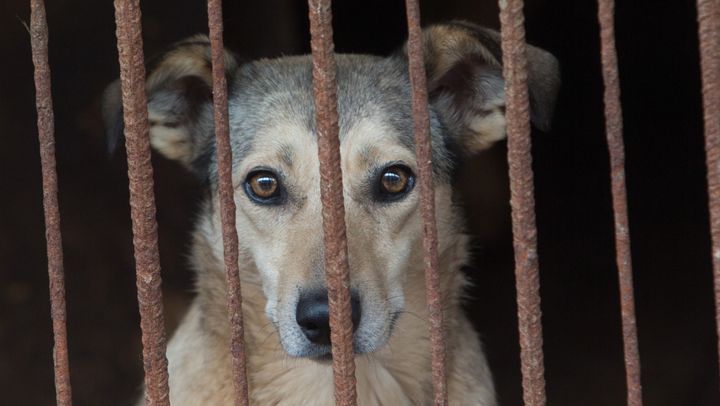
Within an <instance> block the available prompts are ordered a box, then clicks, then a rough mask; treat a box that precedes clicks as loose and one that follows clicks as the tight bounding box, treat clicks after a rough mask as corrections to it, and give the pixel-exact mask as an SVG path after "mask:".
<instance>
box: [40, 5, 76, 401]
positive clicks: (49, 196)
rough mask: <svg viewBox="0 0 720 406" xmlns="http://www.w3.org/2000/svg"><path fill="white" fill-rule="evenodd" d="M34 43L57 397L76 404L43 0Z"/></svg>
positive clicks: (59, 399)
mask: <svg viewBox="0 0 720 406" xmlns="http://www.w3.org/2000/svg"><path fill="white" fill-rule="evenodd" d="M30 45H31V47H32V60H33V65H34V66H35V105H36V108H37V115H38V117H37V122H38V140H39V142H40V162H41V165H42V180H43V184H42V186H43V208H44V211H45V239H46V240H47V258H48V278H49V280H50V314H51V316H52V327H53V340H54V343H53V361H54V365H55V398H56V401H57V404H58V405H60V406H70V405H71V404H72V389H71V386H70V365H69V361H68V347H67V325H66V310H65V272H64V270H63V252H62V234H61V233H60V209H59V205H58V179H57V171H56V162H55V115H54V113H53V102H52V91H51V86H50V62H49V60H48V26H47V19H46V16H45V2H44V1H43V0H31V1H30Z"/></svg>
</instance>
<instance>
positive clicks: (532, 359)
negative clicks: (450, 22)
mask: <svg viewBox="0 0 720 406" xmlns="http://www.w3.org/2000/svg"><path fill="white" fill-rule="evenodd" d="M499 3H500V25H501V35H502V51H503V75H504V77H505V98H506V104H507V107H506V119H507V134H508V163H509V166H510V205H511V207H512V229H513V244H514V246H515V278H516V286H517V304H518V329H519V332H520V362H521V365H522V375H523V399H524V401H525V405H526V406H544V405H545V376H544V369H545V368H544V365H543V350H542V323H541V309H540V275H539V271H538V254H537V229H536V226H535V197H534V196H533V171H532V153H531V152H532V151H531V143H530V106H529V103H528V100H529V98H528V87H527V55H526V49H525V28H524V26H523V24H524V22H525V18H524V16H523V1H522V0H500V2H499Z"/></svg>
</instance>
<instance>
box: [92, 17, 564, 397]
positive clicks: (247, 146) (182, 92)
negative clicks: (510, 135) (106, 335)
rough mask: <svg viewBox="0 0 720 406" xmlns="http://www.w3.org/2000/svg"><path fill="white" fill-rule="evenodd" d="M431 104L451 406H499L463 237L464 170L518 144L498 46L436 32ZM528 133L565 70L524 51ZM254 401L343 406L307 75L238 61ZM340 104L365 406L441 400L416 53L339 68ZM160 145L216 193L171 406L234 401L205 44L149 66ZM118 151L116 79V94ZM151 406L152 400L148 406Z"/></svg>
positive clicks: (177, 346)
mask: <svg viewBox="0 0 720 406" xmlns="http://www.w3.org/2000/svg"><path fill="white" fill-rule="evenodd" d="M423 41H424V51H425V52H424V54H425V61H424V62H425V68H426V71H427V79H428V93H429V98H430V105H429V109H430V116H431V133H432V135H431V137H432V148H433V151H432V154H433V173H434V178H433V179H434V185H435V202H436V203H435V206H436V208H437V209H436V217H437V230H438V237H439V244H438V258H439V268H440V269H439V270H440V275H441V282H440V285H441V295H442V307H443V309H444V332H445V337H446V342H447V347H446V354H447V379H448V381H447V385H448V393H449V402H450V404H451V405H480V406H494V405H496V403H497V401H496V396H495V392H494V388H493V380H492V375H491V372H490V369H489V367H488V363H487V361H486V358H485V355H484V352H483V350H482V348H481V344H480V340H479V338H478V335H477V334H476V332H475V331H474V329H473V326H472V325H471V324H470V322H469V321H468V319H467V318H466V316H465V315H464V314H463V312H462V310H461V300H462V298H463V289H464V287H465V285H466V281H465V277H464V276H463V274H462V273H461V271H460V268H461V266H463V265H464V264H465V263H466V262H467V260H468V250H467V245H468V237H467V236H466V235H465V234H464V233H463V215H462V213H461V210H460V209H459V207H458V204H457V196H456V195H457V193H456V191H454V190H453V186H452V185H453V174H454V172H455V170H456V168H458V167H459V166H460V165H462V163H463V161H464V160H466V159H468V158H470V157H472V156H473V155H475V154H477V153H479V152H480V151H482V150H484V149H487V148H488V147H490V146H491V145H493V144H494V143H495V142H497V141H499V140H502V139H503V138H504V137H505V124H506V123H505V115H504V106H505V101H504V80H503V77H502V65H501V48H500V36H499V34H498V32H496V31H493V30H490V29H487V28H483V27H480V26H477V25H474V24H472V23H468V22H457V21H456V22H450V23H446V24H438V25H433V26H430V27H427V28H425V29H424V30H423ZM527 56H528V61H529V63H528V65H529V68H528V84H529V94H530V104H531V119H532V122H533V123H534V124H535V126H536V127H538V128H539V129H541V130H547V129H548V128H549V125H550V121H551V117H552V114H553V109H554V104H555V99H556V96H557V92H558V88H559V85H560V79H559V66H558V62H557V60H556V59H555V58H554V57H553V56H552V55H551V54H550V53H548V52H546V51H544V50H541V49H539V48H536V47H533V46H528V48H527ZM225 59H226V62H225V64H226V75H227V80H228V92H229V113H230V116H229V117H230V127H231V135H230V137H231V144H232V152H233V184H234V186H235V193H234V196H235V201H236V204H237V230H238V234H239V239H240V242H239V245H240V263H239V265H240V268H241V276H240V279H241V283H242V297H243V306H242V310H243V315H244V325H245V342H246V348H247V350H246V354H247V371H248V384H249V396H250V399H251V402H252V403H253V404H257V405H276V404H279V405H332V404H334V392H333V390H334V388H333V378H332V366H331V362H329V359H330V358H331V355H330V336H329V326H328V302H327V289H326V285H325V277H324V263H323V250H324V246H323V237H322V216H321V207H322V203H321V200H320V178H319V162H318V154H317V141H316V133H315V131H316V127H315V113H314V99H313V90H312V89H313V88H312V61H311V58H310V56H307V55H305V56H287V57H282V58H279V59H263V60H258V61H253V62H248V63H242V64H241V63H240V62H239V61H238V59H237V58H236V56H234V55H233V54H232V53H230V52H226V55H225ZM336 60H337V97H338V112H339V126H340V140H341V147H340V149H341V156H342V175H343V183H344V187H343V189H344V197H345V209H346V219H345V220H346V223H347V239H348V255H349V267H350V279H351V286H350V289H351V302H352V322H353V326H354V329H355V330H354V350H355V353H356V357H355V361H356V372H355V374H356V378H357V397H358V404H359V405H429V404H431V403H432V385H431V373H430V351H429V347H430V345H429V337H428V327H427V311H426V303H425V287H424V267H423V262H422V257H423V252H422V224H421V218H420V215H419V212H418V211H419V208H418V200H419V199H418V194H419V191H418V188H416V187H414V186H415V184H416V178H417V162H416V159H415V150H414V138H413V137H414V136H413V122H412V112H411V92H410V82H409V78H408V62H407V51H406V48H405V47H401V48H400V49H399V50H398V51H397V52H395V53H393V54H392V55H390V56H387V57H379V56H370V55H349V54H348V55H345V54H339V55H337V56H336ZM149 72H150V73H149V76H148V78H147V94H148V112H149V113H148V114H149V120H150V143H151V145H152V147H153V148H154V149H155V150H156V151H158V152H159V153H160V154H162V155H164V156H165V157H167V158H169V159H173V160H177V161H179V162H181V163H182V164H183V165H184V166H185V167H187V169H188V170H189V171H190V172H192V173H194V174H195V175H196V176H198V177H199V178H200V179H202V180H203V181H204V182H206V184H207V187H208V189H209V192H208V194H207V196H208V197H207V199H206V200H205V202H204V203H203V204H202V208H201V210H200V214H199V216H198V217H197V224H196V228H195V231H194V234H193V240H192V253H191V257H190V258H191V262H192V266H193V267H194V269H195V270H196V272H197V280H196V287H197V295H196V297H195V299H194V301H193V302H192V304H191V306H190V309H189V310H188V312H187V314H186V316H185V317H184V320H183V321H182V323H181V324H180V326H179V327H178V329H177V331H176V332H175V333H174V336H173V337H172V339H171V340H170V342H169V345H168V349H167V357H168V362H169V377H170V378H169V379H170V399H171V402H172V403H173V405H230V404H234V403H233V401H234V394H233V389H232V388H233V384H232V382H233V379H234V377H233V374H232V370H231V369H232V368H231V361H230V352H229V341H230V339H229V327H228V317H227V307H226V281H225V268H224V265H223V260H222V258H223V243H222V233H221V225H220V210H219V201H218V191H217V166H216V159H215V136H214V123H213V106H212V80H211V62H210V44H209V41H208V39H207V37H205V36H195V37H192V38H189V39H187V40H185V41H182V42H179V43H177V44H176V45H174V46H173V47H172V48H171V49H169V50H168V51H167V52H165V53H164V54H163V55H161V56H160V57H159V58H158V59H157V60H155V62H153V63H152V64H151V66H150V67H149ZM103 115H104V119H105V121H106V124H107V127H108V131H109V139H110V143H111V145H115V144H117V143H118V141H119V140H120V138H122V132H123V128H122V106H121V103H120V91H119V84H118V83H117V81H116V82H115V83H114V84H112V85H110V86H109V87H108V89H107V90H106V92H105V95H104V103H103ZM140 404H142V400H141V401H140Z"/></svg>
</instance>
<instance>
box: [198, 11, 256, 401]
mask: <svg viewBox="0 0 720 406" xmlns="http://www.w3.org/2000/svg"><path fill="white" fill-rule="evenodd" d="M222 15H223V14H222V0H208V26H209V28H210V44H211V48H212V73H213V104H214V114H215V142H216V144H217V159H218V175H219V178H218V188H219V194H220V209H221V210H220V214H221V218H222V232H223V244H224V245H223V250H224V251H223V252H224V256H225V270H226V277H227V291H228V303H227V305H228V317H229V319H230V354H231V355H232V368H233V377H234V380H233V386H234V388H235V404H236V405H239V406H247V405H248V402H249V401H248V383H247V371H246V368H245V341H244V338H243V315H242V293H241V290H240V266H239V263H238V234H237V228H236V227H235V200H234V190H235V188H234V187H233V181H232V172H233V171H232V148H231V146H230V131H229V127H230V125H229V122H228V96H227V79H226V77H225V46H224V45H223V20H222Z"/></svg>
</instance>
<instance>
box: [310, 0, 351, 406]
mask: <svg viewBox="0 0 720 406" xmlns="http://www.w3.org/2000/svg"><path fill="white" fill-rule="evenodd" d="M330 6H331V0H308V7H309V17H310V47H311V49H312V61H313V62H312V63H313V90H314V93H315V117H316V123H317V124H316V125H317V138H318V155H319V158H320V197H321V199H322V203H323V209H322V217H323V235H324V237H323V238H324V242H325V278H326V280H327V285H328V302H329V305H330V341H331V342H332V357H333V373H334V380H335V402H336V404H337V405H339V406H346V405H355V404H356V391H355V383H356V381H355V351H354V349H353V326H352V319H351V311H352V310H351V307H350V274H349V269H348V255H347V235H346V231H345V206H344V203H343V183H342V173H341V166H340V138H339V132H340V130H339V127H338V113H337V87H336V82H335V73H336V65H335V55H334V48H335V46H334V45H333V31H332V12H331V9H330Z"/></svg>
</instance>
